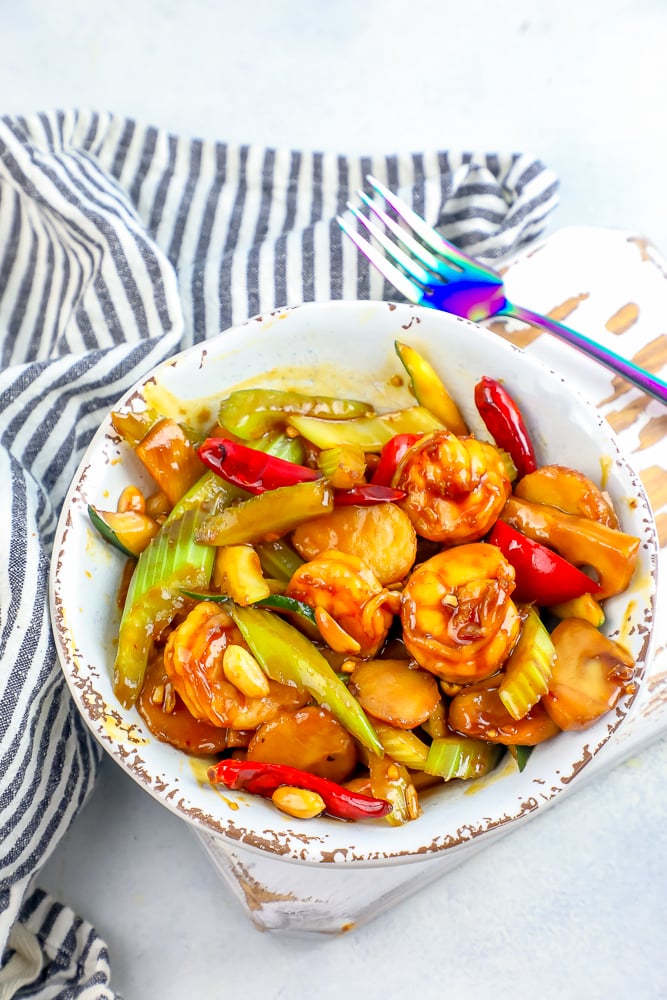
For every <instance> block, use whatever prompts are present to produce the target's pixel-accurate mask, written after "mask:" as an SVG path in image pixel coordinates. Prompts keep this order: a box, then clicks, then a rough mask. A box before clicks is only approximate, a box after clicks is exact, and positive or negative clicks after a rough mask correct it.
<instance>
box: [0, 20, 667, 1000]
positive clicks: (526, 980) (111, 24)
mask: <svg viewBox="0 0 667 1000" xmlns="http://www.w3.org/2000/svg"><path fill="white" fill-rule="evenodd" d="M1 9H2V21H1V24H2V27H1V28H0V93H1V94H2V105H1V106H0V111H1V112H5V113H14V112H15V113H23V114H25V113H29V112H31V111H38V110H48V109H51V108H56V107H57V108H67V107H74V106H77V107H91V108H93V109H96V110H110V111H114V112H116V113H119V114H123V115H128V116H133V117H136V118H137V119H138V120H139V121H141V122H143V123H145V124H154V125H158V126H162V127H164V128H166V129H168V130H170V131H172V132H175V133H178V134H182V135H189V136H198V137H202V138H211V139H221V140H225V141H229V142H256V143H260V144H265V145H273V146H279V147H288V148H304V149H326V150H334V151H341V152H350V153H353V152H357V153H370V152H385V151H386V152H391V151H395V150H408V151H412V150H419V149H425V148H430V149H433V148H451V149H479V150H500V151H527V152H533V153H535V154H536V155H538V156H539V157H540V158H541V159H543V160H544V162H545V163H547V164H548V165H549V166H550V167H552V168H553V169H554V170H555V171H556V172H557V173H558V175H559V177H560V179H561V205H560V208H559V210H558V212H557V214H556V216H555V218H554V220H553V223H552V225H551V229H552V230H553V229H555V228H560V227H562V226H567V225H575V224H583V225H598V226H605V227H608V226H618V227H620V228H624V229H632V230H634V231H636V232H638V233H640V234H642V235H644V236H647V237H649V238H650V239H651V240H652V241H653V242H654V243H655V244H656V245H657V246H658V247H659V248H660V249H661V250H662V252H663V253H665V252H667V187H666V186H665V175H666V172H667V140H666V138H665V110H664V97H665V93H666V91H667V87H666V84H667V58H666V57H665V44H666V43H667V4H665V2H664V0H580V2H578V3H574V2H570V0H561V2H560V3H554V2H553V0H548V2H546V0H504V2H503V3H502V4H500V3H494V2H492V0H467V2H465V3H456V4H455V3H452V2H451V0H439V2H435V0H434V2H429V0H402V2H401V0H337V2H335V3H324V2H321V0H320V2H319V3H318V2H311V3H307V2H305V0H302V2H297V0H284V2H280V0H273V2H271V0H243V2H241V0H236V2H234V3H232V2H224V0H219V2H217V3H216V2H212V0H207V2H205V0H191V2H189V3H185V2H183V0H181V2H176V0H114V2H95V0H59V2H57V3H56V2H52V0H42V2H41V3H40V2H37V0H23V2H21V3H10V2H9V0H3V2H2V3H1ZM666 773H667V743H666V742H665V741H662V742H660V743H658V744H657V745H655V746H654V747H652V748H650V749H649V750H647V751H645V752H644V753H642V754H641V755H639V756H637V757H635V758H633V759H632V760H630V761H628V762H626V763H625V764H622V765H621V766H619V767H617V768H616V769H615V770H614V771H613V772H612V773H610V774H605V775H602V776H599V777H597V778H596V780H595V781H594V782H593V784H591V785H589V786H586V787H585V788H584V789H583V790H582V791H581V792H579V793H578V794H577V795H575V796H573V797H571V798H569V799H568V800H566V801H565V802H563V803H560V804H559V805H558V807H557V808H555V809H553V810H551V811H550V812H548V813H547V814H546V815H544V816H541V817H540V818H538V819H536V820H535V821H533V822H531V823H529V824H528V825H527V826H525V827H523V828H522V829H520V830H519V831H517V832H515V833H513V834H512V836H510V837H507V838H505V839H504V840H503V841H502V842H500V843H499V844H498V845H495V846H493V847H492V848H490V849H489V850H487V851H485V852H483V853H482V854H480V855H478V856H477V857H475V858H474V859H472V860H471V861H469V862H468V863H467V864H465V865H464V866H463V867H462V868H459V869H458V870H457V871H455V872H454V873H452V874H450V875H448V876H446V877H445V879H443V880H441V881H439V882H438V883H437V884H435V885H433V886H432V887H430V888H429V889H427V890H425V891H423V892H421V893H420V894H419V895H418V896H416V897H414V898H413V899H411V900H409V901H408V902H407V903H404V904H402V905H400V906H399V907H397V908H395V909H393V910H391V911H390V912H389V913H387V914H385V915H384V916H382V917H380V918H378V919H377V920H376V921H375V922H374V923H372V924H370V925H369V926H368V927H366V928H363V929H361V930H358V931H357V932H355V933H354V934H351V935H348V936H346V937H343V938H336V939H331V940H328V939H327V940H315V941H304V940H289V939H284V938H280V937H275V936H271V935H268V934H264V935H261V934H259V933H257V932H256V931H255V930H254V929H252V927H251V926H250V925H249V924H248V923H247V922H246V920H245V918H242V917H241V916H240V913H239V910H238V909H237V906H236V904H235V903H234V902H232V901H230V899H229V897H228V895H227V891H226V890H225V889H224V888H223V886H222V885H221V884H218V882H217V881H216V878H215V877H214V876H213V875H212V870H211V868H210V866H209V864H208V862H207V860H206V859H205V857H204V856H203V854H202V853H201V852H200V849H199V847H198V845H197V844H196V842H195V840H194V839H193V838H192V836H191V834H190V833H189V832H188V830H187V829H186V828H185V826H184V825H183V824H182V823H181V821H179V820H178V819H176V818H174V817H173V816H171V815H170V814H168V813H167V812H166V811H165V810H163V809H162V808H161V807H160V806H158V805H157V804H156V803H154V802H153V801H152V800H151V799H149V797H148V796H146V795H145V794H144V793H143V792H141V791H140V790H139V788H138V787H137V786H135V785H134V784H133V783H132V782H131V781H130V779H129V778H126V777H125V776H124V775H123V774H121V772H120V771H119V770H118V769H117V768H116V767H115V766H114V765H113V764H111V763H110V762H107V763H105V766H104V768H103V773H102V778H101V781H100V784H99V787H98V789H97V791H96V793H95V795H94V797H93V800H92V802H91V803H90V805H89V807H88V808H87V810H86V811H85V812H84V814H83V815H82V816H81V818H80V820H79V821H78V822H77V824H76V825H75V827H74V829H73V830H72V832H71V834H70V836H69V837H68V838H67V839H66V841H65V842H64V843H63V844H62V845H61V847H60V848H59V849H58V851H57V852H56V854H55V856H54V857H53V858H52V860H51V861H50V863H49V864H48V865H47V868H46V870H45V872H44V874H43V878H42V880H41V882H42V884H43V885H44V886H45V887H47V888H49V889H51V890H52V891H53V892H54V893H55V894H56V895H57V896H58V897H59V898H60V899H62V900H63V901H64V902H67V903H69V904H71V905H73V906H74V907H75V909H77V910H78V912H80V913H81V915H82V916H85V917H86V918H87V919H89V920H91V921H92V922H94V923H95V924H96V926H97V927H98V928H99V930H100V933H101V934H102V935H103V936H104V937H105V938H106V940H107V941H108V943H109V945H110V949H111V959H112V970H113V977H112V984H113V985H114V987H115V988H116V989H117V990H118V991H119V992H122V993H123V994H124V996H125V1000H152V998H156V1000H157V998H159V1000H171V998H182V997H186V996H188V997H197V998H204V1000H208V998H217V997H243V998H249V1000H255V998H260V997H261V998H286V1000H293V998H299V1000H300V998H304V1000H305V998H310V997H312V996H317V997H318V998H319V1000H326V998H334V997H336V998H338V997H340V996H341V995H342V996H345V997H347V998H350V1000H355V998H357V997H364V998H365V1000H366V998H368V1000H373V998H375V997H380V996H384V997H391V998H394V997H396V998H399V997H401V996H403V995H404V994H407V995H409V996H411V997H416V996H421V997H424V998H427V1000H430V998H436V997H437V998H439V997H464V996H465V997H469V998H472V1000H487V998H488V1000H504V998H513V1000H532V998H534V997H536V996H539V997H541V998H542V1000H551V998H560V997H563V998H575V1000H578V998H581V1000H595V998H603V997H604V998H613V1000H615V998H619V1000H620V998H622V997H623V998H624V997H626V996H633V997H635V998H637V1000H649V998H651V1000H653V998H656V1000H657V998H664V997H667V953H666V948H665V940H666V932H667V892H666V891H665V890H666V888H667V805H666V802H667V793H666V792H665V774H666Z"/></svg>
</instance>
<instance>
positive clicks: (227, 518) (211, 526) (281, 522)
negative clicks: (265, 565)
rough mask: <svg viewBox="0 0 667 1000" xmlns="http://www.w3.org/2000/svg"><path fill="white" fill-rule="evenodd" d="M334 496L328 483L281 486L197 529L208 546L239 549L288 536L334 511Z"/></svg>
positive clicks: (211, 519)
mask: <svg viewBox="0 0 667 1000" xmlns="http://www.w3.org/2000/svg"><path fill="white" fill-rule="evenodd" d="M333 502H334V494H333V490H332V489H331V487H330V486H329V485H328V484H327V482H326V480H324V479H314V480H312V481H310V482H307V483H297V484H296V485H294V486H281V487H280V488H279V489H277V490H267V492H266V493H260V494H258V495H257V496H252V497H250V498H249V499H248V500H244V501H243V502H242V503H238V504H235V505H234V506H233V507H228V508H227V509H225V510H223V511H221V512H220V513H218V514H213V515H212V516H211V517H208V518H206V519H205V520H203V522H202V524H201V525H200V527H199V528H198V529H197V540H198V541H200V542H202V543H203V544H205V545H239V544H241V543H242V542H259V541H263V540H264V539H266V538H270V537H271V536H274V537H278V536H280V535H285V534H287V532H288V531H291V530H292V529H293V528H296V527H297V525H299V524H301V522H302V521H309V520H310V519H311V518H314V517H321V516H322V515H323V514H328V513H330V512H331V511H332V510H333Z"/></svg>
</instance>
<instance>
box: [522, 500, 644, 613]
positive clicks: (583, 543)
mask: <svg viewBox="0 0 667 1000" xmlns="http://www.w3.org/2000/svg"><path fill="white" fill-rule="evenodd" d="M502 517H503V521H507V523H508V524H510V525H511V526H512V527H513V528H516V529H517V530H518V531H520V532H521V533H522V534H524V535H527V536H528V537H529V538H532V539H533V540H534V541H536V542H541V543H542V544H543V545H548V546H549V547H550V548H553V549H555V550H556V552H558V553H559V554H560V555H561V556H563V558H564V559H567V560H568V562H571V563H572V564H573V565H574V566H590V567H592V569H593V570H594V571H595V574H596V577H597V582H598V584H599V590H598V591H596V593H595V596H596V598H597V599H598V600H603V599H604V598H606V597H613V595H614V594H620V593H621V592H622V591H624V590H625V589H626V587H627V586H628V584H629V583H630V580H631V579H632V576H633V574H634V572H635V568H636V565H637V557H638V554H639V539H638V538H636V537H635V536H634V535H628V534H626V533H625V532H623V531H615V530H614V529H613V528H608V527H607V526H606V525H605V524H600V523H599V522H598V521H593V520H592V519H591V518H588V517H580V516H578V515H576V514H566V513H565V512H564V511H561V510H557V509H556V508H555V507H550V506H549V505H548V504H544V503H531V502H530V501H528V500H519V499H518V498H517V497H511V499H510V500H508V501H507V504H506V505H505V508H504V510H503V514H502Z"/></svg>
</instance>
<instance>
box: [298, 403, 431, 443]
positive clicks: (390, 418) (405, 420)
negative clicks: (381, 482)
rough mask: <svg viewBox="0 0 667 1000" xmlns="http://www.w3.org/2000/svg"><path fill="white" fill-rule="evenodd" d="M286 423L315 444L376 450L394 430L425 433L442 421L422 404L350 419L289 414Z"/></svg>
mask: <svg viewBox="0 0 667 1000" xmlns="http://www.w3.org/2000/svg"><path fill="white" fill-rule="evenodd" d="M289 425H290V427H293V428H294V430H295V431H298V433H299V434H301V435H302V436H303V437H304V438H305V439H306V440H307V441H310V442H311V443H312V444H314V445H316V446H317V447H318V448H335V447H336V445H339V444H356V445H359V446H360V447H361V448H363V449H364V451H368V452H380V451H382V448H383V447H384V445H385V444H386V443H387V441H390V440H391V438H393V437H394V436H395V435H396V434H428V433H430V432H431V431H436V430H443V429H444V428H443V425H442V423H441V421H440V420H438V419H437V417H434V416H433V414H432V413H431V411H430V410H427V409H426V407H425V406H409V407H407V408H406V409H404V410H393V411H392V412H391V413H378V414H375V415H374V416H371V417H357V418H356V419H354V420H318V419H317V417H295V416H291V417H290V418H289Z"/></svg>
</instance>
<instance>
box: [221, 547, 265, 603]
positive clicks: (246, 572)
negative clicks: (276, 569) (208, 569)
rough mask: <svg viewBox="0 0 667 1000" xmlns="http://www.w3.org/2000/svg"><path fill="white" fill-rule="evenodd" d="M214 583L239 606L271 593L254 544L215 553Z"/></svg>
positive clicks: (227, 548)
mask: <svg viewBox="0 0 667 1000" xmlns="http://www.w3.org/2000/svg"><path fill="white" fill-rule="evenodd" d="M213 583H214V585H215V586H216V587H217V588H218V589H219V590H221V591H222V593H223V594H228V595H229V596H230V597H231V599H232V600H233V601H235V602H236V604H254V603H255V602H256V601H261V600H264V599H265V598H267V597H269V596H270V594H271V587H270V586H269V584H268V583H267V581H266V580H265V579H264V574H263V573H262V567H261V563H260V561H259V556H258V555H257V553H256V552H255V550H254V548H253V547H252V545H222V546H220V548H219V549H218V550H217V551H216V554H215V563H214V565H213Z"/></svg>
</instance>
